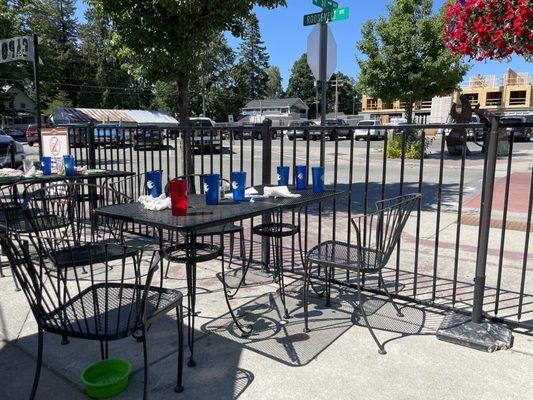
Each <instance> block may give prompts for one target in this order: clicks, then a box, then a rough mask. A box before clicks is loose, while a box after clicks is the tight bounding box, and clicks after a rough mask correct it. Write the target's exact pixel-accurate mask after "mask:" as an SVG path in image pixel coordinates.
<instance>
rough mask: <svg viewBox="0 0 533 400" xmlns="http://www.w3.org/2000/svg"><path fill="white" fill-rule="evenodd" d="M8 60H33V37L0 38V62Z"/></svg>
mask: <svg viewBox="0 0 533 400" xmlns="http://www.w3.org/2000/svg"><path fill="white" fill-rule="evenodd" d="M9 61H33V38H32V37H31V36H17V37H14V38H11V39H2V40H0V64H2V63H6V62H9Z"/></svg>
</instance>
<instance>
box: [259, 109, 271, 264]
mask: <svg viewBox="0 0 533 400" xmlns="http://www.w3.org/2000/svg"><path fill="white" fill-rule="evenodd" d="M271 127H272V121H271V120H270V119H268V118H265V119H264V120H263V126H262V127H261V130H262V136H263V148H262V156H263V160H262V161H263V164H262V166H263V170H262V183H263V185H270V184H271V182H272V131H271V129H270V128H271ZM269 222H270V215H263V216H262V217H261V223H263V224H266V223H269ZM261 261H262V263H263V265H268V264H269V263H270V242H269V239H268V238H267V237H262V238H261Z"/></svg>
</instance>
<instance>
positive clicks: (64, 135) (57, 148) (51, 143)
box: [41, 128, 69, 173]
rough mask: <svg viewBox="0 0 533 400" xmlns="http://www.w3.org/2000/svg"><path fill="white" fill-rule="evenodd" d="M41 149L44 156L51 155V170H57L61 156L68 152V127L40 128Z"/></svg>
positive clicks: (60, 163) (59, 166)
mask: <svg viewBox="0 0 533 400" xmlns="http://www.w3.org/2000/svg"><path fill="white" fill-rule="evenodd" d="M41 150H42V155H43V156H45V157H52V171H53V172H54V173H55V172H58V171H59V170H60V169H61V166H62V165H63V164H62V163H63V156H66V155H68V154H69V144H68V129H67V128H59V129H41Z"/></svg>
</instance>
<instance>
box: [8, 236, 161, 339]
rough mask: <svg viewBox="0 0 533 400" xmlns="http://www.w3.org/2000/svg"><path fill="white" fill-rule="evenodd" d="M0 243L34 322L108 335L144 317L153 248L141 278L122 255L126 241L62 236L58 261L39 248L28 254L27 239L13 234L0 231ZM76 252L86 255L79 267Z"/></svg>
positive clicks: (67, 330)
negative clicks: (83, 240)
mask: <svg viewBox="0 0 533 400" xmlns="http://www.w3.org/2000/svg"><path fill="white" fill-rule="evenodd" d="M0 243H1V245H2V248H3V250H4V252H5V254H6V256H7V258H8V260H9V263H10V265H11V267H12V270H13V273H14V275H15V278H16V279H17V281H18V282H19V284H20V287H21V289H22V290H23V292H24V294H25V296H26V299H27V301H28V303H29V305H30V307H31V310H32V313H33V315H34V317H35V319H36V321H37V323H38V324H39V326H40V327H43V328H44V329H45V330H48V331H51V332H55V333H60V334H63V333H64V334H67V335H68V336H72V337H80V338H92V339H97V338H98V337H106V338H108V339H112V338H113V337H115V336H116V335H118V334H120V335H123V334H124V330H125V329H126V330H128V329H129V330H131V329H134V327H135V326H136V325H137V323H138V321H140V320H141V318H143V317H144V315H145V311H146V310H145V309H146V298H147V290H148V289H147V288H148V287H149V286H150V284H151V281H152V278H153V275H154V272H155V270H156V269H157V266H158V263H159V261H160V260H159V256H158V255H157V254H156V255H155V257H154V259H153V261H152V264H151V265H150V268H149V269H148V274H147V275H146V278H145V281H144V282H143V283H141V280H142V276H141V274H140V265H138V264H136V263H134V261H133V258H132V257H130V258H128V257H129V256H130V255H131V254H132V250H131V249H130V248H127V247H126V246H120V245H116V244H111V243H107V244H103V248H101V247H98V248H97V246H95V245H94V244H93V243H79V242H72V241H69V240H64V243H65V244H64V245H63V246H62V248H63V249H64V251H63V252H62V254H61V262H60V263H59V262H58V260H57V259H56V262H54V261H53V260H52V259H51V258H49V257H46V256H44V255H43V254H42V253H40V252H37V256H36V257H37V258H35V256H34V257H33V258H32V255H30V252H29V250H28V243H27V242H26V241H24V240H23V239H21V237H20V236H19V235H15V234H9V235H8V234H4V233H2V234H0ZM102 249H103V252H102ZM57 258H59V256H58V257H57ZM82 258H83V259H84V260H88V263H87V265H85V268H84V269H83V270H82V268H81V267H80V260H81V259H82ZM131 264H133V266H132V265H131ZM126 290H127V292H126Z"/></svg>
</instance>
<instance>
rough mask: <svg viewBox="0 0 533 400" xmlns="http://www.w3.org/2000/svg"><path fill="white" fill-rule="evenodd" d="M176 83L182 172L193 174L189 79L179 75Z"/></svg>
mask: <svg viewBox="0 0 533 400" xmlns="http://www.w3.org/2000/svg"><path fill="white" fill-rule="evenodd" d="M176 82H177V84H178V106H179V116H180V130H181V132H182V133H181V137H182V140H183V173H184V175H191V174H194V154H193V151H194V149H192V146H191V143H192V141H191V129H190V126H191V122H190V120H189V79H188V78H187V77H186V76H184V75H179V76H178V77H177V79H176Z"/></svg>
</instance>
